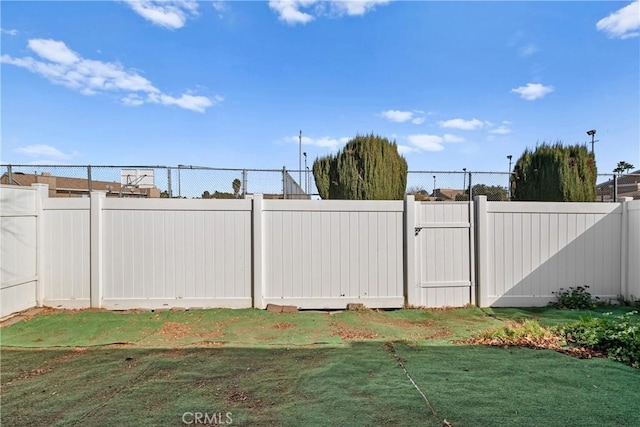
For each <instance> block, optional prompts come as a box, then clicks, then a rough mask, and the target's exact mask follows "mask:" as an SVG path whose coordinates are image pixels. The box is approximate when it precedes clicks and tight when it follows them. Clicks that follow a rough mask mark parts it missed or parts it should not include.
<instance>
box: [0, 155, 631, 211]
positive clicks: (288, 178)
mask: <svg viewBox="0 0 640 427" xmlns="http://www.w3.org/2000/svg"><path fill="white" fill-rule="evenodd" d="M0 174H1V180H0V182H1V183H2V184H13V185H21V186H29V185H31V184H33V183H46V184H48V185H49V194H50V196H52V197H53V196H55V197H78V196H83V195H87V194H88V193H89V192H90V191H96V190H97V191H105V192H106V193H107V196H108V197H150V198H153V197H166V198H169V197H170V198H187V199H193V198H217V199H221V198H228V199H230V198H244V197H247V196H250V195H252V194H258V193H259V194H263V195H264V197H265V198H272V199H283V198H286V199H309V198H319V197H318V190H317V188H316V185H315V181H314V178H313V174H312V173H311V171H310V170H308V169H307V170H287V169H285V168H283V169H228V168H211V167H202V166H191V165H178V166H62V165H18V164H15V165H1V166H0ZM509 175H510V174H509V173H508V172H474V171H465V170H462V171H409V173H408V175H407V193H408V194H413V195H415V197H416V200H425V201H464V200H469V198H470V197H473V196H477V195H486V196H487V199H488V200H490V201H507V200H510V199H511V194H510V185H509V183H510V181H509ZM596 194H597V201H602V202H611V201H613V200H616V196H617V197H635V198H639V197H640V175H638V174H625V175H623V176H620V177H617V176H616V175H614V174H599V175H598V179H597V186H596Z"/></svg>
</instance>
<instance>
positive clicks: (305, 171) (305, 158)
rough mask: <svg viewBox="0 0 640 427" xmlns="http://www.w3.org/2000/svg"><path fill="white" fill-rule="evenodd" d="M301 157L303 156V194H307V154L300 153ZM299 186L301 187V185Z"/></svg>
mask: <svg viewBox="0 0 640 427" xmlns="http://www.w3.org/2000/svg"><path fill="white" fill-rule="evenodd" d="M302 155H303V156H304V192H305V193H309V188H308V183H309V180H308V179H307V170H309V168H308V167H307V152H306V151H305V152H304V153H302ZM300 185H302V183H301V184H300Z"/></svg>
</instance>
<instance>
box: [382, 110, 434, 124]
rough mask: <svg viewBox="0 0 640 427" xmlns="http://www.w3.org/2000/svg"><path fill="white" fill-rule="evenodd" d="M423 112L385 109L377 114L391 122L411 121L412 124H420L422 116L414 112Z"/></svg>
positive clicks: (418, 112)
mask: <svg viewBox="0 0 640 427" xmlns="http://www.w3.org/2000/svg"><path fill="white" fill-rule="evenodd" d="M416 113H417V114H424V111H421V110H413V111H402V110H387V111H383V112H382V113H380V114H379V116H380V117H382V118H384V119H387V120H389V121H391V122H396V123H404V122H408V121H411V123H413V124H414V125H421V124H423V123H424V121H425V118H424V117H416V116H415V114H416Z"/></svg>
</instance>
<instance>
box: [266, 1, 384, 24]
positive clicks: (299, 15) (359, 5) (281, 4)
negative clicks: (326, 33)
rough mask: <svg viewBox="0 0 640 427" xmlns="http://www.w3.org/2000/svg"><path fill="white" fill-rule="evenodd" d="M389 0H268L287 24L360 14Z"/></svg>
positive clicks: (279, 17)
mask: <svg viewBox="0 0 640 427" xmlns="http://www.w3.org/2000/svg"><path fill="white" fill-rule="evenodd" d="M390 1H391V0H330V1H320V0H269V7H270V8H271V9H273V10H274V11H275V12H276V13H277V14H278V19H280V20H281V21H284V22H286V23H287V24H292V25H294V24H306V23H308V22H311V21H313V20H314V19H316V18H317V17H319V16H322V15H333V16H344V15H347V16H361V15H364V14H365V13H367V12H370V11H372V10H374V9H375V7H376V6H379V5H385V4H388V3H389V2H390Z"/></svg>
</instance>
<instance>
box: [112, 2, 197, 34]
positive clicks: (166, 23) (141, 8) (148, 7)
mask: <svg viewBox="0 0 640 427" xmlns="http://www.w3.org/2000/svg"><path fill="white" fill-rule="evenodd" d="M123 1H124V2H125V3H127V4H128V5H129V7H131V9H133V11H134V12H136V13H137V14H138V15H140V16H142V17H143V18H144V19H146V20H147V21H150V22H151V23H153V24H156V25H159V26H161V27H164V28H169V29H172V30H175V29H178V28H182V27H183V26H184V24H185V23H186V22H187V19H188V18H189V17H193V16H197V15H198V2H197V1H196V0H160V1H158V0H123Z"/></svg>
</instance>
